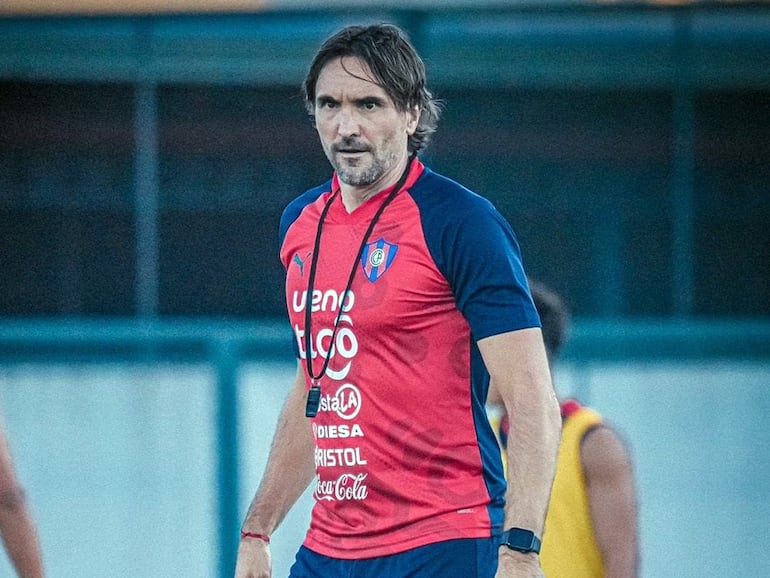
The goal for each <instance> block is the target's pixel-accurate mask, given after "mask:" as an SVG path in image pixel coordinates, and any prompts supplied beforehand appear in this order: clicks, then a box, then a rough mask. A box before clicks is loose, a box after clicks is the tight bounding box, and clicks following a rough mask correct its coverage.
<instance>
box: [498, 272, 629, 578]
mask: <svg viewBox="0 0 770 578" xmlns="http://www.w3.org/2000/svg"><path fill="white" fill-rule="evenodd" d="M529 284H530V289H531V291H532V297H533V298H534V300H535V306H536V307H537V310H538V313H539V314H540V320H541V323H542V332H543V341H544V342H545V349H546V352H547V354H548V360H549V363H550V364H551V367H552V368H553V364H554V363H555V362H556V359H557V357H558V355H559V353H560V351H561V348H562V346H563V345H564V342H565V341H566V337H567V333H568V329H569V321H570V314H569V311H568V309H567V307H566V306H565V304H564V302H563V300H562V299H561V297H560V296H559V295H558V294H556V293H555V292H553V291H552V290H551V289H550V288H548V287H546V286H545V285H544V284H542V283H540V282H537V281H535V280H532V279H530V280H529ZM557 390H558V387H557ZM488 403H489V406H490V415H491V416H492V421H493V423H495V421H497V423H499V430H498V431H499V432H500V441H501V445H502V446H503V447H505V445H506V444H507V443H508V441H509V440H510V434H509V431H508V430H509V428H508V418H507V416H505V415H502V414H501V412H500V411H499V406H500V400H499V396H497V394H496V393H495V392H494V390H493V391H490V398H489V401H488ZM501 415H502V417H500V416H501ZM561 415H562V422H563V423H562V438H561V444H560V446H559V456H558V460H557V464H556V477H555V479H554V483H553V489H552V491H551V501H550V503H549V506H548V514H547V516H546V521H545V535H544V537H543V544H542V550H541V552H540V557H541V561H542V565H543V570H544V572H545V576H546V578H634V577H636V576H637V574H638V567H639V560H638V536H637V505H636V492H635V489H634V474H633V471H632V465H631V461H630V458H629V455H628V452H627V451H626V448H625V445H624V443H623V441H622V440H621V438H620V436H619V435H618V434H617V432H616V431H614V430H613V429H612V428H611V427H610V426H609V425H608V424H607V422H605V421H604V420H603V419H602V416H601V415H600V414H599V413H598V412H596V411H595V410H593V409H591V408H589V407H585V406H583V405H581V404H580V403H579V402H578V401H577V400H575V399H565V400H562V401H561Z"/></svg>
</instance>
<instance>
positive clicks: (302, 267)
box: [294, 253, 313, 277]
mask: <svg viewBox="0 0 770 578" xmlns="http://www.w3.org/2000/svg"><path fill="white" fill-rule="evenodd" d="M312 254H313V253H308V254H307V255H305V258H304V259H302V258H301V257H300V256H299V253H294V262H295V263H296V264H297V266H298V267H299V276H300V277H304V276H305V261H306V260H307V258H308V257H310V255H312Z"/></svg>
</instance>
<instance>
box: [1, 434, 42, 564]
mask: <svg viewBox="0 0 770 578" xmlns="http://www.w3.org/2000/svg"><path fill="white" fill-rule="evenodd" d="M0 534H2V537H3V543H4V544H5V550H6V552H7V553H8V557H9V558H10V560H11V563H12V564H13V566H14V568H15V569H16V574H17V575H18V576H19V577H20V578H42V576H43V562H42V558H41V556H40V547H39V545H38V540H37V532H36V530H35V523H34V521H33V520H32V516H31V515H30V512H29V510H28V509H27V504H26V501H25V499H24V490H23V489H22V487H21V486H20V484H19V482H18V480H17V479H16V471H15V468H14V466H13V459H12V458H11V452H10V450H9V448H8V442H7V440H6V437H5V433H4V431H3V427H2V424H0Z"/></svg>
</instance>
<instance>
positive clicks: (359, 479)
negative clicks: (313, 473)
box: [313, 474, 369, 502]
mask: <svg viewBox="0 0 770 578" xmlns="http://www.w3.org/2000/svg"><path fill="white" fill-rule="evenodd" d="M366 476H367V474H342V475H341V476H340V477H339V478H337V479H336V480H322V479H321V476H318V477H317V478H316V486H315V490H314V491H313V496H315V499H316V500H318V501H332V502H342V501H351V500H365V499H366V497H367V496H368V495H369V488H368V487H367V486H366V484H364V482H365V481H366Z"/></svg>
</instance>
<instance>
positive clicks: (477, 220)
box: [411, 172, 540, 340]
mask: <svg viewBox="0 0 770 578" xmlns="http://www.w3.org/2000/svg"><path fill="white" fill-rule="evenodd" d="M411 192H412V196H413V197H414V198H415V201H416V202H417V204H418V206H419V207H420V215H421V218H422V224H423V231H424V234H425V239H426V243H427V245H428V250H429V251H430V252H431V255H432V256H433V259H434V261H435V263H436V266H437V267H438V269H439V270H440V271H441V273H442V274H443V275H444V277H446V279H447V281H448V282H449V285H450V287H451V288H452V292H453V294H454V297H455V302H456V303H457V308H458V309H459V310H460V312H462V314H463V315H464V316H465V319H466V320H467V321H468V323H469V325H470V327H471V331H472V333H473V336H474V338H475V339H476V340H478V339H483V338H484V337H489V336H491V335H497V334H499V333H505V332H507V331H514V330H517V329H524V328H527V327H540V318H539V317H538V314H537V310H536V309H535V305H534V303H533V301H532V296H531V294H530V291H529V285H528V283H527V277H526V274H525V272H524V267H523V264H522V258H521V250H520V248H519V243H518V241H517V239H516V235H515V234H514V232H513V229H512V228H511V226H510V224H509V223H508V222H507V221H506V220H505V219H504V218H503V216H502V215H501V214H500V213H499V212H498V211H497V209H495V207H494V206H493V205H492V203H490V202H489V201H488V200H486V199H484V198H483V197H480V196H478V195H476V194H474V193H472V192H471V191H468V190H467V189H465V188H464V187H462V186H461V185H459V184H457V183H455V182H453V181H451V180H449V179H446V178H444V177H441V176H440V175H437V174H435V173H432V172H427V174H425V175H424V176H423V178H422V179H421V180H420V181H418V183H416V186H415V187H413V189H412V191H411Z"/></svg>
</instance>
